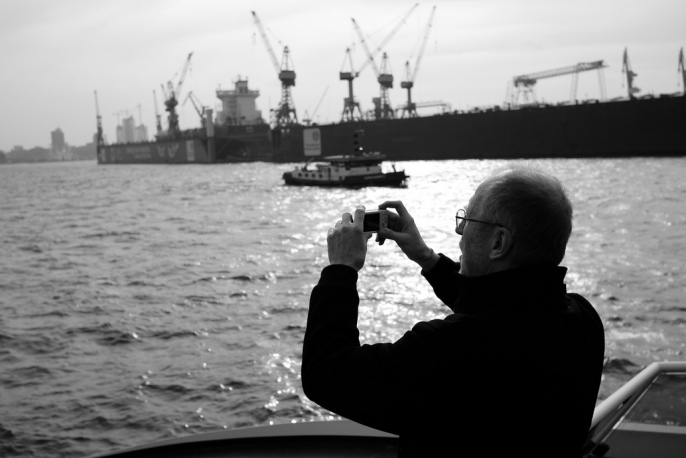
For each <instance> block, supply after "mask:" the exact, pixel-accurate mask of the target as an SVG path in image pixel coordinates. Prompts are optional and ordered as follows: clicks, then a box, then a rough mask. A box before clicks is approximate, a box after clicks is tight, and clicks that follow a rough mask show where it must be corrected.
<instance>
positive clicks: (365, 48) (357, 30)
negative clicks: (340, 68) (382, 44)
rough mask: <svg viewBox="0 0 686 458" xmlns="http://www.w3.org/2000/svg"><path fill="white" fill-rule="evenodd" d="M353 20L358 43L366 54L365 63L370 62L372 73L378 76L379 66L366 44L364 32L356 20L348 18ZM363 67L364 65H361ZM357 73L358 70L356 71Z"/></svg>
mask: <svg viewBox="0 0 686 458" xmlns="http://www.w3.org/2000/svg"><path fill="white" fill-rule="evenodd" d="M350 19H352V21H353V25H354V26H355V31H356V32H357V37H358V38H359V39H360V43H361V44H362V47H363V48H364V52H365V53H366V54H367V61H366V63H371V64H372V68H373V69H374V74H375V75H376V76H377V77H378V76H379V68H378V67H377V66H376V62H374V54H372V52H371V51H370V50H369V47H368V46H367V42H366V41H365V39H364V34H363V33H362V30H361V29H360V26H359V25H357V21H355V18H350ZM363 68H364V66H363ZM357 73H359V72H357Z"/></svg>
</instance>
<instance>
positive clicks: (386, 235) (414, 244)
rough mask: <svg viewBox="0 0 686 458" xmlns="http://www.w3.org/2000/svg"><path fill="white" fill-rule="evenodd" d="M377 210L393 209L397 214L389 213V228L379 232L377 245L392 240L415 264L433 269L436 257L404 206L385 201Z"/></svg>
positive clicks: (399, 203)
mask: <svg viewBox="0 0 686 458" xmlns="http://www.w3.org/2000/svg"><path fill="white" fill-rule="evenodd" d="M379 208H380V209H383V210H385V209H387V208H394V209H395V210H396V211H397V212H398V215H397V216H396V215H394V214H393V212H389V222H388V226H389V228H386V229H381V230H380V231H379V235H378V237H377V241H378V242H379V244H383V242H384V240H385V239H391V240H394V241H395V243H397V244H398V246H399V247H400V249H401V250H403V253H405V256H407V257H408V258H409V259H410V260H411V261H414V262H416V263H417V264H419V265H420V266H421V267H422V268H423V269H425V270H429V269H430V268H431V267H433V266H434V265H435V264H436V262H438V259H439V258H438V255H437V254H435V253H434V251H433V250H432V249H431V248H429V247H428V246H427V245H426V243H425V242H424V239H423V238H422V236H421V235H420V234H419V229H417V226H416V225H415V223H414V219H413V218H412V215H410V213H409V212H408V211H407V209H406V208H405V205H403V203H402V202H401V201H399V200H396V201H386V202H384V203H382V204H381V205H379ZM390 228H392V229H390Z"/></svg>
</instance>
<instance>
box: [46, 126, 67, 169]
mask: <svg viewBox="0 0 686 458" xmlns="http://www.w3.org/2000/svg"><path fill="white" fill-rule="evenodd" d="M50 137H51V139H52V143H51V146H50V156H51V159H52V160H54V161H69V160H71V159H72V157H71V151H70V148H69V145H68V144H67V142H65V141H64V132H62V129H60V128H59V127H58V128H57V129H55V130H53V131H52V132H50Z"/></svg>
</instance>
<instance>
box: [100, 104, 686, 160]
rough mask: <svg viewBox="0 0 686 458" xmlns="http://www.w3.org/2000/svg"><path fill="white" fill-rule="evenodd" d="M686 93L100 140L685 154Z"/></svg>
mask: <svg viewBox="0 0 686 458" xmlns="http://www.w3.org/2000/svg"><path fill="white" fill-rule="evenodd" d="M684 119H686V97H685V96H664V97H657V98H647V99H637V100H627V101H614V102H600V103H599V102H586V103H579V104H576V105H556V106H542V107H529V108H518V109H501V108H499V107H494V108H491V109H484V110H478V111H470V112H459V113H458V112H453V113H447V114H440V115H434V116H424V117H415V118H406V119H388V120H375V121H357V122H342V123H334V124H323V125H313V126H303V125H292V126H286V127H276V128H273V129H272V128H270V127H269V126H268V125H266V124H257V125H248V126H229V127H218V128H216V132H215V134H214V135H213V136H208V135H207V133H206V132H205V130H204V129H195V130H190V131H183V132H181V134H180V135H179V136H177V138H173V139H171V138H166V139H165V138H158V140H156V141H154V142H145V143H127V144H112V145H103V146H101V147H100V148H99V152H98V162H99V163H102V164H123V163H126V164H135V163H141V164H142V163H169V164H185V163H208V164H212V163H226V162H252V161H266V162H281V163H283V162H303V161H307V160H309V159H312V158H316V157H325V156H334V155H346V154H352V153H353V152H354V151H355V148H356V147H357V146H360V145H355V144H353V136H354V134H355V133H356V132H358V131H360V130H362V131H364V135H363V136H362V138H361V139H359V142H360V144H361V145H362V146H364V149H365V150H367V151H379V152H381V153H383V154H384V155H385V156H386V158H387V160H390V161H412V160H442V159H536V158H594V157H633V156H684V155H686V134H685V133H684V132H686V129H685V128H684Z"/></svg>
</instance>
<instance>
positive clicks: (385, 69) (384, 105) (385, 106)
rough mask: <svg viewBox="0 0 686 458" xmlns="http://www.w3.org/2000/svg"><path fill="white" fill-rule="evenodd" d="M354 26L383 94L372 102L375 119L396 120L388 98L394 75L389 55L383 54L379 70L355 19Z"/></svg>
mask: <svg viewBox="0 0 686 458" xmlns="http://www.w3.org/2000/svg"><path fill="white" fill-rule="evenodd" d="M353 24H354V25H355V30H356V31H357V35H358V36H359V38H360V43H362V47H363V48H364V51H365V53H367V59H368V60H369V61H370V63H371V64H372V68H373V69H374V73H375V74H376V80H377V81H378V82H379V88H380V92H381V94H380V96H379V97H374V98H373V99H372V102H373V103H374V118H375V119H392V118H394V115H393V108H391V102H390V98H389V96H388V90H389V89H391V88H393V74H392V73H390V69H389V68H390V65H389V64H388V54H387V53H386V52H384V53H383V56H382V60H381V69H380V70H379V68H378V67H377V66H376V62H374V55H373V54H372V52H371V51H370V50H369V47H368V46H367V42H366V41H365V39H364V35H363V34H362V30H360V26H359V25H357V22H355V19H353Z"/></svg>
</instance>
